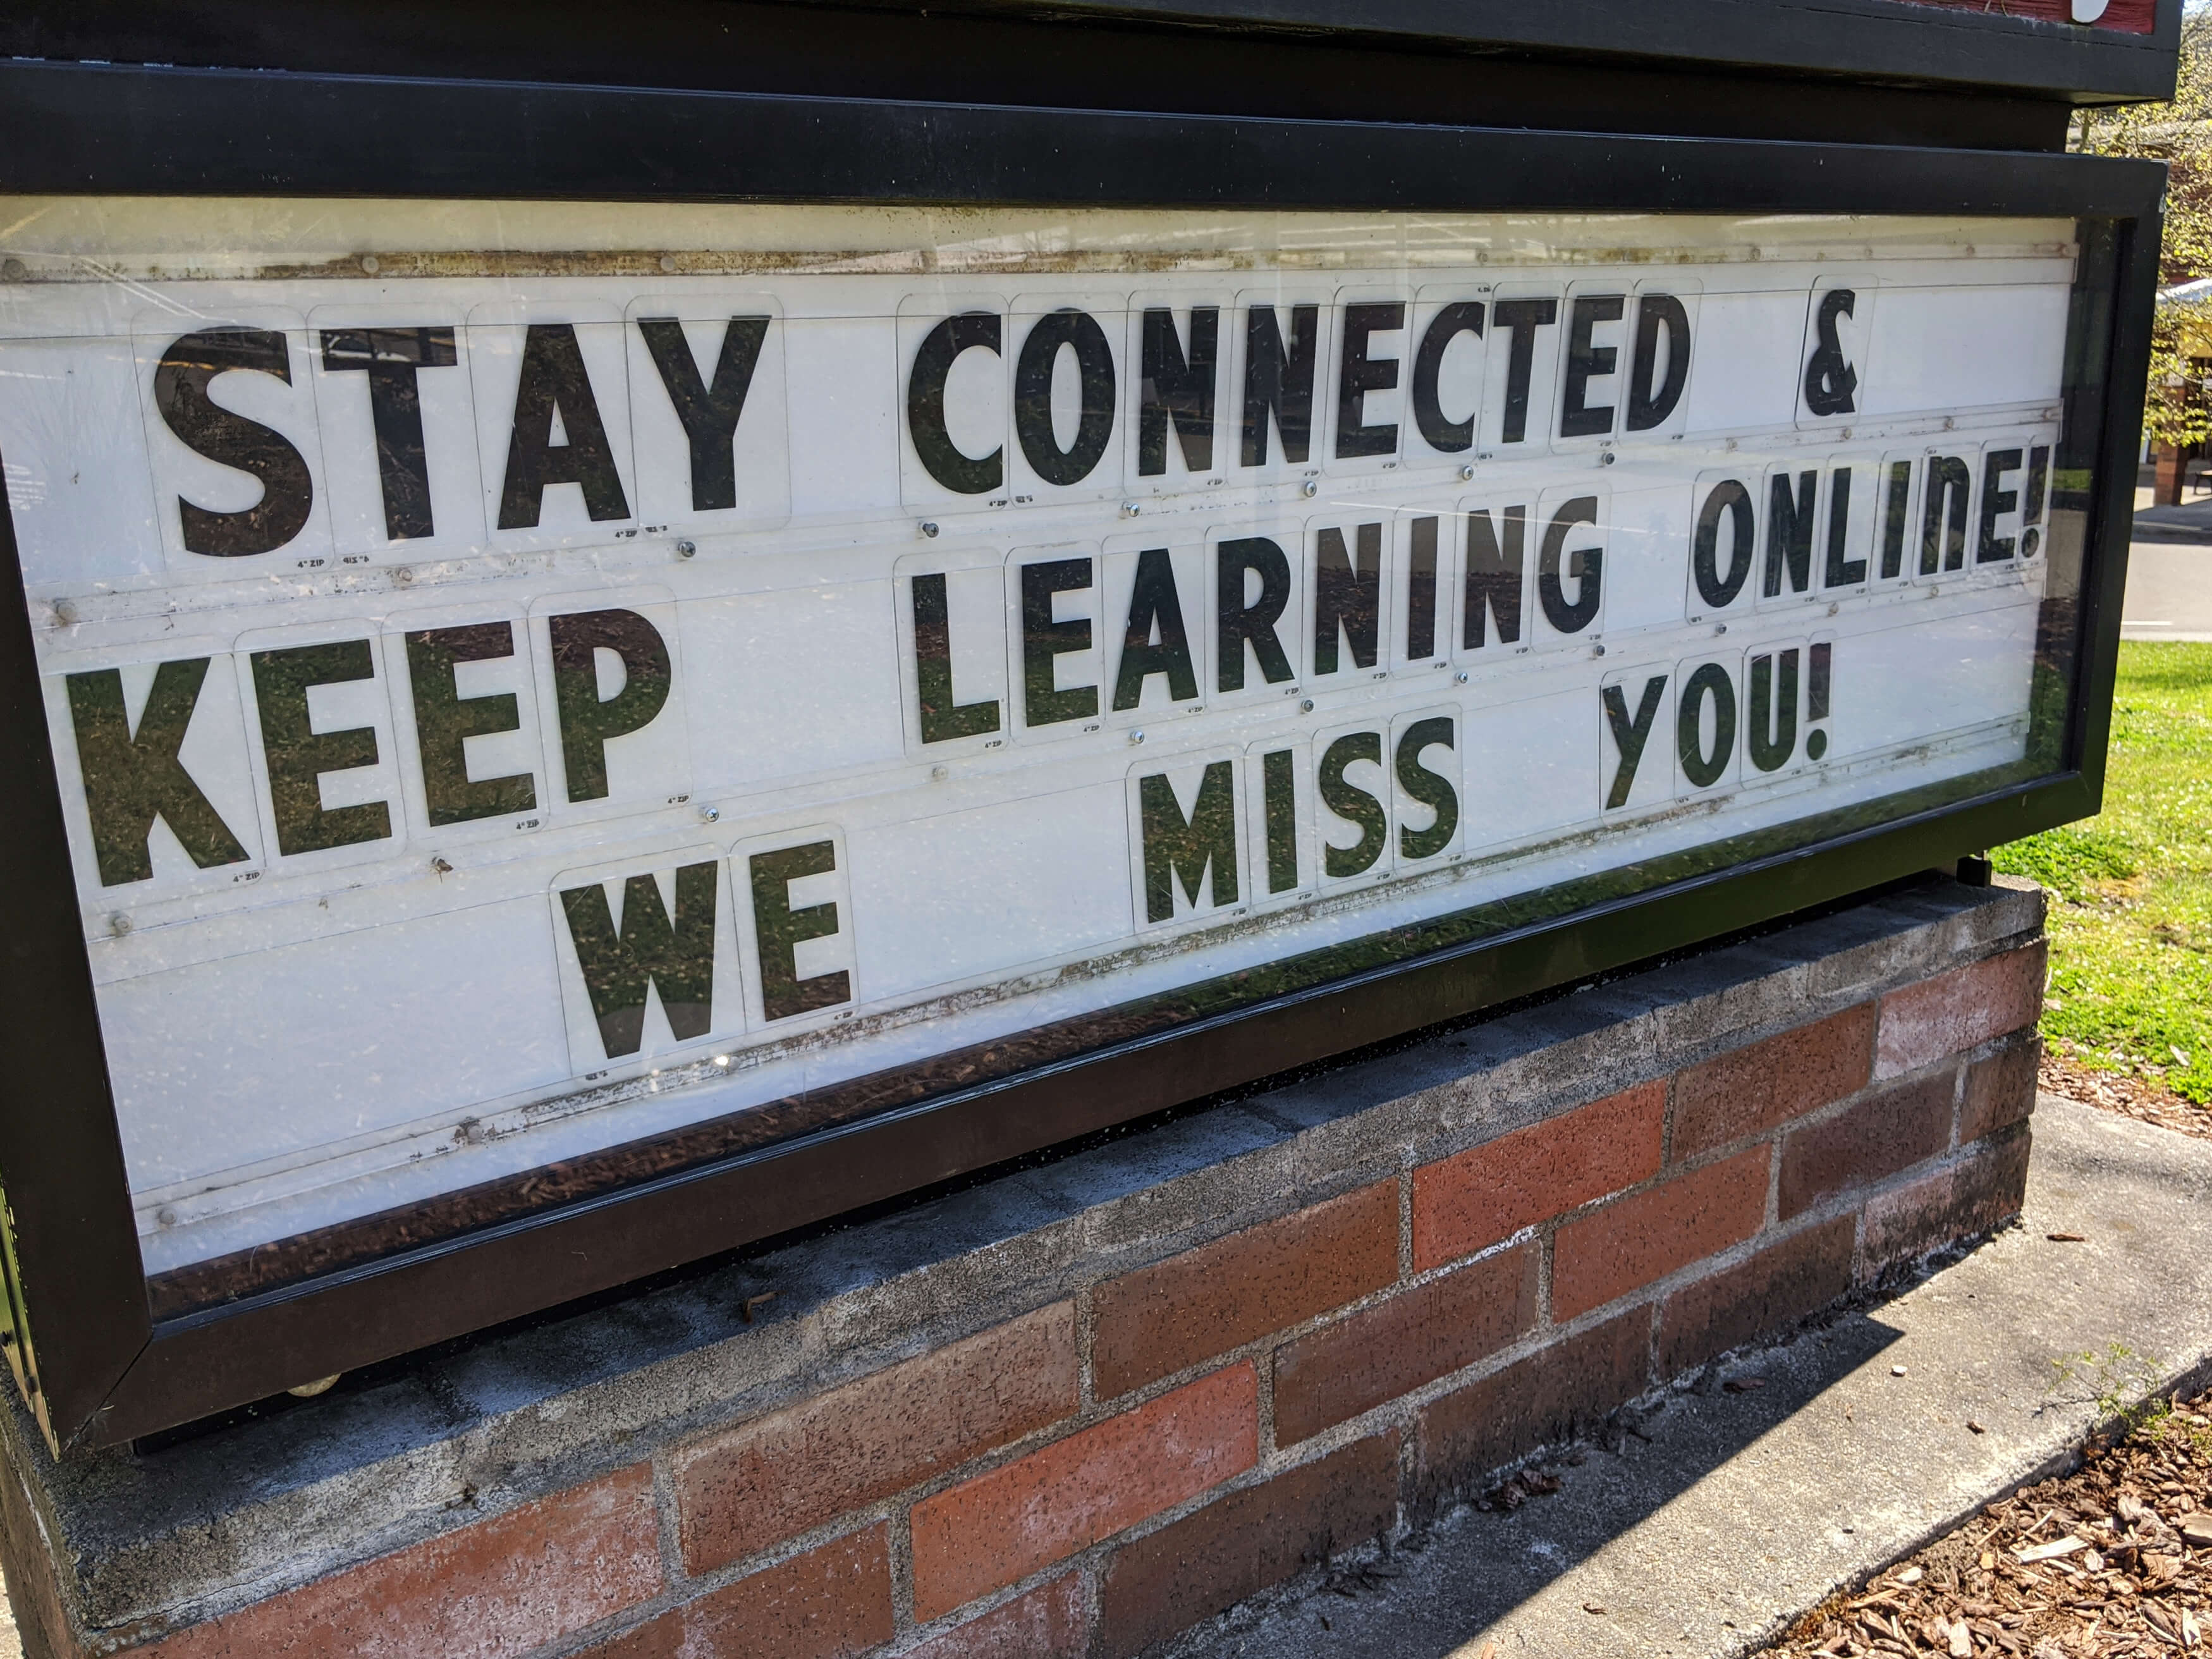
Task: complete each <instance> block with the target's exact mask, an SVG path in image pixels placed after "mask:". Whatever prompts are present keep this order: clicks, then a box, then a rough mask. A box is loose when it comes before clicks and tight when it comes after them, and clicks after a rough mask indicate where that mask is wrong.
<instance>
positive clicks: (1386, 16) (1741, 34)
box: [800, 0, 2183, 102]
mask: <svg viewBox="0 0 2212 1659" xmlns="http://www.w3.org/2000/svg"><path fill="white" fill-rule="evenodd" d="M800 3H807V4H813V3H826V0H800ZM878 3H883V0H878ZM912 3H914V4H917V5H918V4H921V3H923V0H912ZM2182 3H2183V0H2158V14H2157V21H2156V24H2155V26H2154V28H2153V30H2152V32H2151V33H2148V34H2124V33H2118V31H2114V30H2109V29H2107V30H2099V29H2093V28H2087V27H2080V26H2076V25H2070V24H2065V23H2052V22H2045V21H2040V20H2039V19H2034V18H2026V17H2014V16H2010V15H2005V14H2002V13H1995V14H1993V13H1989V12H1976V11H1971V10H1960V11H1955V12H1952V13H1949V14H1948V15H1947V13H1946V12H1945V11H1942V10H1938V9H1936V8H1934V7H1930V6H1928V5H1924V4H1919V3H1914V0H1668V3H1667V4H1665V5H1654V4H1652V3H1651V0H1578V3H1576V4H1572V5H1562V4H1553V5H1537V6H1530V5H1528V4H1526V3H1525V0H1384V3H1380V4H1377V3H1374V0H1357V3H1353V0H969V3H968V5H967V6H966V7H965V8H964V9H970V10H977V11H994V12H1010V13H1013V14H1015V15H1032V16H1048V17H1067V16H1077V17H1083V18H1086V19H1089V18H1100V19H1133V20H1136V21H1146V22H1170V23H1181V24H1186V25H1193V24H1194V25H1199V26H1204V27H1217V28H1237V29H1267V28H1272V29H1279V30H1285V31H1291V30H1295V31H1299V32H1317V33H1328V34H1331V35H1351V36H1362V35H1364V36H1368V37H1370V38H1372V37H1378V36H1379V37H1383V38H1386V39H1389V38H1395V39H1398V40H1435V41H1449V42H1451V43H1452V44H1454V45H1455V46H1462V47H1474V48H1478V49H1487V50H1492V51H1518V52H1544V53H1553V52H1558V53H1564V54H1568V55H1572V56H1576V57H1588V58H1629V59H1637V60H1642V61H1645V62H1654V61H1656V62H1659V63H1662V64H1667V65H1668V67H1676V66H1680V65H1686V64H1691V63H1695V64H1699V65H1701V66H1710V65H1712V64H1722V65H1724V66H1725V67H1728V68H1730V69H1735V70H1744V71H1747V72H1757V71H1760V70H1768V71H1771V70H1793V71H1797V72H1801V73H1807V74H1818V75H1823V76H1861V77H1879V78H1882V79H1894V80H1898V81H1908V82H1932V83H1935V84H1938V85H1947V84H1948V85H1955V86H1960V87H1973V88H2004V89H2006V90H2008V91H2030V92H2042V93H2046V94H2051V95H2053V96H2063V97H2065V98H2067V99H2068V100H2069V101H2075V102H2083V101H2093V100H2102V99H2112V100H2117V101H2128V100H2136V99H2161V98H2166V97H2169V96H2171V95H2172V79H2173V77H2172V66H2173V64H2174V62H2175V60H2176V59H2177V58H2178V56H2179V52H2180V45H2181V15H2182ZM1931 13H1932V14H1933V15H1931ZM2084 71H2087V72H2086V73H2085V72H2084Z"/></svg>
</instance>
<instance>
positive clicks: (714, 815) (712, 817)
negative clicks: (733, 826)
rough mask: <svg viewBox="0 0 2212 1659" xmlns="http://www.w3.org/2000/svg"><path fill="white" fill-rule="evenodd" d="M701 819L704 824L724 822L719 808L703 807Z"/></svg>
mask: <svg viewBox="0 0 2212 1659" xmlns="http://www.w3.org/2000/svg"><path fill="white" fill-rule="evenodd" d="M699 818H700V821H701V822H702V823H720V822H721V821H722V809H721V808H720V807H719V806H702V807H701V808H700V809H699Z"/></svg>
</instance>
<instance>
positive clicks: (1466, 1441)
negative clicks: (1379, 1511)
mask: <svg viewBox="0 0 2212 1659" xmlns="http://www.w3.org/2000/svg"><path fill="white" fill-rule="evenodd" d="M1650 1346H1651V1316H1650V1313H1649V1312H1648V1311H1647V1310H1644V1309H1641V1308H1638V1310H1635V1311H1634V1312H1633V1313H1626V1314H1623V1315H1621V1316H1620V1318H1618V1319H1614V1320H1611V1321H1609V1322H1607V1323H1605V1324H1603V1325H1600V1326H1599V1327H1598V1328H1596V1329H1595V1330H1589V1331H1585V1332H1583V1334H1581V1335H1580V1336H1571V1337H1568V1338H1566V1339H1565V1340H1563V1341H1559V1342H1554V1343H1553V1344H1552V1346H1550V1347H1548V1348H1542V1349H1539V1350H1538V1351H1537V1352H1534V1353H1533V1354H1530V1355H1529V1356H1528V1358H1526V1359H1520V1360H1516V1361H1515V1362H1514V1363H1513V1364H1510V1365H1508V1366H1506V1367H1505V1368H1504V1370H1498V1371H1492V1373H1491V1374H1490V1375H1489V1376H1486V1377H1484V1378H1483V1379H1482V1380H1481V1381H1480V1382H1479V1383H1469V1384H1468V1386H1467V1387H1465V1388H1463V1389H1455V1390H1453V1392H1451V1393H1450V1394H1448V1395H1443V1397H1442V1398H1441V1399H1439V1400H1437V1401H1432V1402H1431V1404H1429V1405H1427V1406H1425V1407H1422V1408H1421V1410H1420V1412H1419V1414H1418V1415H1417V1416H1416V1417H1415V1418H1414V1420H1413V1421H1414V1449H1415V1451H1416V1454H1417V1455H1416V1458H1415V1475H1414V1478H1415V1483H1416V1486H1415V1490H1416V1495H1417V1501H1418V1503H1419V1507H1420V1508H1421V1510H1423V1512H1424V1513H1429V1514H1433V1513H1434V1512H1435V1511H1436V1510H1439V1509H1441V1508H1443V1506H1444V1505H1445V1504H1449V1502H1451V1501H1452V1500H1453V1499H1454V1498H1457V1497H1460V1496H1461V1495H1462V1493H1463V1492H1464V1490H1465V1489H1466V1488H1467V1487H1468V1486H1470V1485H1480V1482H1481V1481H1482V1480H1484V1479H1485V1478H1486V1477H1487V1476H1488V1475H1489V1474H1490V1473H1491V1472H1492V1470H1494V1469H1498V1468H1503V1467H1504V1465H1506V1464H1508V1463H1510V1462H1514V1461H1515V1460H1516V1458H1521V1457H1525V1456H1527V1455H1528V1454H1529V1453H1530V1452H1532V1451H1534V1450H1535V1449H1537V1448H1538V1447H1539V1446H1547V1445H1552V1444H1554V1443H1558V1442H1559V1441H1562V1440H1567V1439H1571V1438H1572V1437H1574V1436H1575V1435H1577V1434H1578V1433H1580V1432H1582V1431H1583V1430H1584V1429H1585V1428H1586V1427H1588V1426H1589V1425H1591V1424H1593V1423H1595V1422H1597V1421H1598V1420H1600V1419H1602V1418H1604V1417H1605V1416H1606V1414H1607V1413H1609V1412H1611V1411H1613V1408H1614V1407H1618V1406H1620V1405H1623V1404H1626V1402H1627V1401H1631V1400H1633V1399H1635V1398H1636V1396H1637V1395H1639V1394H1642V1393H1643V1392H1644V1389H1646V1388H1648V1387H1649V1386H1650V1367H1651V1360H1650Z"/></svg>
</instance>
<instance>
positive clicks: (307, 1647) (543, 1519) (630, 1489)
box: [142, 1466, 662, 1659]
mask: <svg viewBox="0 0 2212 1659" xmlns="http://www.w3.org/2000/svg"><path fill="white" fill-rule="evenodd" d="M658 1539H659V1528H658V1523H657V1522H656V1520H655V1518H654V1516H653V1478H652V1475H651V1474H650V1472H649V1471H648V1470H647V1469H646V1468H643V1467H642V1466H641V1467H639V1468H633V1469H625V1470H623V1472H622V1473H621V1474H611V1475H608V1476H607V1477H605V1479H604V1480H595V1481H592V1483H591V1484H590V1485H588V1486H577V1487H574V1488H572V1489H571V1490H569V1491H568V1492H560V1493H556V1495H555V1496H553V1497H551V1498H540V1499H539V1500H538V1502H536V1503H534V1504H524V1505H522V1506H521V1507H520V1509H513V1510H508V1511H507V1513H506V1514H504V1515H500V1516H494V1517H493V1518H492V1519H490V1520H489V1521H479V1522H477V1523H476V1524H475V1525H474V1526H471V1527H463V1528H460V1529H459V1530H458V1531H455V1532H449V1533H447V1534H444V1535H443V1536H442V1537H438V1538H433V1539H429V1540H428V1541H425V1542H423V1543H420V1544H416V1545H415V1546H413V1547H410V1548H408V1549H404V1550H400V1551H398V1553H394V1554H392V1555H387V1556H385V1557H383V1558H381V1559H379V1560H375V1561H370V1562H368V1563H366V1564H365V1565H362V1566H358V1567H355V1568H353V1569H351V1570H350V1571H345V1572H340V1573H336V1574H333V1575H332V1576H331V1577H328V1578H325V1579H321V1580H319V1581H318V1582H316V1583H312V1584H308V1585H306V1586H304V1587H302V1588H301V1589H295V1590H289V1591H287V1592H286V1593H284V1594H283V1595H275V1596H271V1597H270V1599H269V1600H267V1601H259V1602H256V1603H255V1604H254V1605H253V1606H252V1607H246V1608H243V1609H241V1610H240V1611H239V1612H237V1613H228V1614H226V1615H225V1616H224V1617H222V1618H221V1619H217V1620H214V1621H213V1622H212V1623H210V1624H205V1625H198V1626H194V1627H193V1628H192V1629H191V1630H187V1631H185V1632H180V1633H179V1634H178V1635H176V1636H173V1637H171V1638H169V1639H168V1640H167V1641H166V1642H162V1643H161V1644H158V1645H157V1646H155V1647H153V1648H149V1649H145V1650H142V1651H143V1653H145V1654H146V1655H147V1656H148V1659H154V1656H159V1659H280V1656H281V1659H339V1656H344V1659H421V1656H422V1655H424V1654H436V1655H438V1656H440V1659H495V1656H500V1655H505V1654H520V1653H526V1652H528V1651H530V1650H532V1649H533V1648H537V1647H539V1646H541V1645H543V1644H545V1643H548V1642H552V1641H555V1640H557V1639H558V1638H561V1637H563V1636H566V1635H568V1633H569V1632H572V1631H579V1630H581V1629H583V1628H584V1627H585V1626H586V1625H595V1624H597V1623H599V1620H602V1619H605V1618H608V1617H610V1616H611V1615H612V1614H614V1613H619V1612H621V1611H622V1610H623V1608H624V1607H635V1605H637V1603H639V1602H641V1601H647V1600H649V1599H650V1598H651V1597H653V1596H654V1595H659V1593H660V1589H661V1583H662V1580H661V1572H660V1549H659V1541H658Z"/></svg>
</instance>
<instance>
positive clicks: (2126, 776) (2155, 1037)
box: [1992, 642, 2212, 1103]
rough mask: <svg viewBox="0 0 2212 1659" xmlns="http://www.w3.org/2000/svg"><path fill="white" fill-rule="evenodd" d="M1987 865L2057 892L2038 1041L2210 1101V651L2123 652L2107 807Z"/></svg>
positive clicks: (2150, 647)
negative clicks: (2041, 1038)
mask: <svg viewBox="0 0 2212 1659" xmlns="http://www.w3.org/2000/svg"><path fill="white" fill-rule="evenodd" d="M1992 856H1993V857H1994V858H1995V860H1996V866H1997V868H1998V869H1999V870H2002V871H2004V872H2007V873H2008V874H2013V875H2021V876H2027V877H2030V878H2033V879H2034V880H2036V881H2039V882H2041V883H2042V884H2044V885H2045V887H2047V888H2049V889H2050V890H2051V994H2050V999H2049V1000H2048V1001H2047V1002H2046V1003H2045V1011H2044V1017H2043V1035H2044V1038H2045V1042H2049V1043H2051V1044H2052V1045H2053V1046H2055V1047H2058V1048H2061V1049H2062V1051H2063V1052H2067V1053H2069V1054H2071V1056H2072V1058H2073V1059H2074V1060H2075V1062H2076V1063H2077V1064H2080V1065H2083V1066H2089V1067H2091V1068H2092V1069H2097V1070H2107V1071H2121V1072H2132V1073H2137V1074H2139V1075H2142V1076H2144V1077H2147V1078H2150V1079H2154V1080H2156V1081H2160V1082H2162V1083H2163V1084H2164V1085H2166V1087H2168V1088H2170V1089H2172V1090H2173V1091H2175V1092H2176V1093H2178V1094H2180V1095H2182V1096H2184V1097H2186V1098H2188V1099H2191V1100H2194V1101H2197V1102H2199V1103H2204V1102H2212V645H2190V644H2164V643H2156V642H2152V643H2137V642H2130V643H2127V644H2124V645H2122V646H2121V647H2120V669H2119V681H2118V686H2117V688H2116V690H2115V694H2114V704H2113V714H2112V759H2111V763H2110V767H2109V769H2108V770H2107V772H2106V781H2105V810H2104V811H2103V812H2102V813H2101V814H2100V816H2099V817H2095V818H2093V819H2091V820H2090V821H2089V822H2087V823H2075V824H2067V825H2065V826H2063V827H2062V828H2060V829H2052V830H2049V831H2046V832H2045V834H2043V835H2040V836H2030V837H2029V838H2028V839H2027V840H2026V841H2020V842H2013V843H2012V844H2011V845H2010V846H2008V847H2002V848H1998V849H1997V850H1996V853H1995V854H1993V855H1992Z"/></svg>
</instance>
